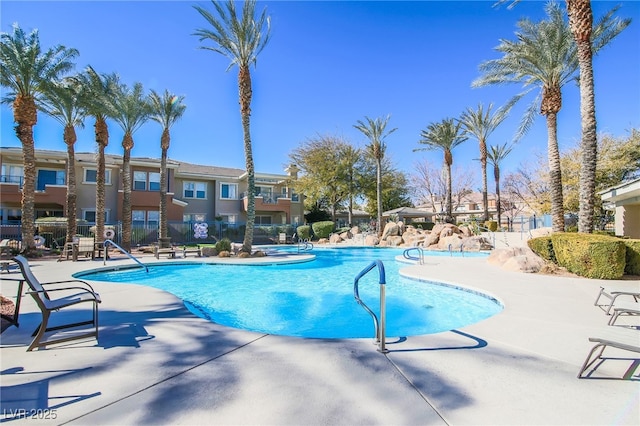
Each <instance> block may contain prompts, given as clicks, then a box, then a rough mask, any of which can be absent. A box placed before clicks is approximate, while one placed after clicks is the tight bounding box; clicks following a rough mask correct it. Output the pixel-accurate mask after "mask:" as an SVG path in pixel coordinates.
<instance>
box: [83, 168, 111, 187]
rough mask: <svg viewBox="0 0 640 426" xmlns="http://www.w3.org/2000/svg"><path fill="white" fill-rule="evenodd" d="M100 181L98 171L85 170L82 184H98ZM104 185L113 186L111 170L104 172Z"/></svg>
mask: <svg viewBox="0 0 640 426" xmlns="http://www.w3.org/2000/svg"><path fill="white" fill-rule="evenodd" d="M97 181H98V170H97V169H84V181H83V182H82V183H96V182H97ZM104 183H105V185H111V170H110V169H105V170H104Z"/></svg>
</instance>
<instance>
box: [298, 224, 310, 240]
mask: <svg viewBox="0 0 640 426" xmlns="http://www.w3.org/2000/svg"><path fill="white" fill-rule="evenodd" d="M296 234H298V239H300V240H308V239H309V238H311V227H310V226H309V225H300V226H298V228H297V229H296Z"/></svg>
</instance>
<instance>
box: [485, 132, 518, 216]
mask: <svg viewBox="0 0 640 426" xmlns="http://www.w3.org/2000/svg"><path fill="white" fill-rule="evenodd" d="M512 149H513V145H511V146H509V145H508V144H507V143H506V142H505V143H504V144H502V145H498V146H493V145H492V146H491V147H490V150H489V152H487V158H488V160H489V163H491V164H492V165H493V178H494V179H495V182H496V209H497V210H498V226H501V225H500V224H501V223H502V210H501V206H500V163H501V162H502V160H504V159H505V158H506V157H507V155H509V153H510V152H511V150H512Z"/></svg>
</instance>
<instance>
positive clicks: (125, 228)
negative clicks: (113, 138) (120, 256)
mask: <svg viewBox="0 0 640 426" xmlns="http://www.w3.org/2000/svg"><path fill="white" fill-rule="evenodd" d="M122 147H123V148H124V154H123V155H122V244H121V245H122V248H123V249H125V250H126V251H129V252H130V251H131V149H132V148H133V140H132V138H131V135H130V134H125V136H124V139H123V140H122Z"/></svg>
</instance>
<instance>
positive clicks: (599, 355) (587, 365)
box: [578, 343, 607, 379]
mask: <svg viewBox="0 0 640 426" xmlns="http://www.w3.org/2000/svg"><path fill="white" fill-rule="evenodd" d="M606 346H607V345H605V344H604V343H598V344H597V345H595V346H594V347H593V348H592V349H591V352H589V355H588V356H587V359H586V360H585V361H584V364H582V368H581V369H580V372H579V373H578V378H579V379H582V373H584V372H585V370H586V369H587V368H589V367H591V365H593V363H594V362H596V361H597V360H599V359H600V358H601V357H602V353H603V352H604V348H605V347H606ZM598 348H600V352H599V353H598V355H597V356H596V357H595V358H593V360H591V356H592V355H593V353H594V352H595V351H596V349H598Z"/></svg>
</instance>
